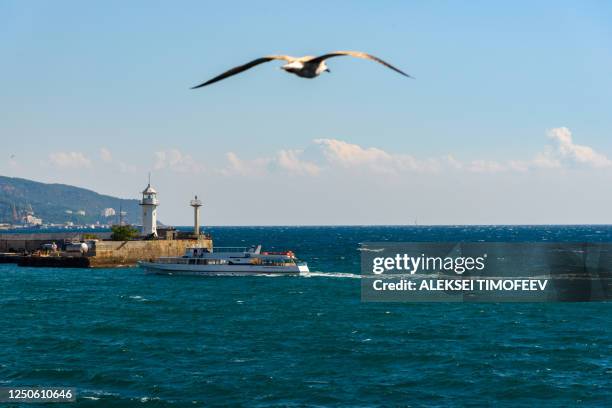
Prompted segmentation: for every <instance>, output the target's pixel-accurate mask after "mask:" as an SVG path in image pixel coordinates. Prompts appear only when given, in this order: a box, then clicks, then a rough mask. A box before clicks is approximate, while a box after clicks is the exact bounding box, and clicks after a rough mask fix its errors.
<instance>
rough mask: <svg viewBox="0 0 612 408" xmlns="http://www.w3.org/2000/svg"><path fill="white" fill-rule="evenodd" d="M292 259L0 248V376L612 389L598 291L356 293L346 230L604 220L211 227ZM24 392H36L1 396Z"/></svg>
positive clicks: (410, 400)
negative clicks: (69, 258)
mask: <svg viewBox="0 0 612 408" xmlns="http://www.w3.org/2000/svg"><path fill="white" fill-rule="evenodd" d="M206 230H207V232H209V233H211V234H212V235H213V238H214V240H215V245H218V246H248V245H252V244H259V243H261V244H263V245H264V248H265V249H269V250H275V249H277V250H279V249H292V250H294V251H295V252H296V253H297V255H298V256H299V257H300V258H301V259H303V260H305V261H307V262H308V264H309V267H310V270H311V273H310V274H309V275H307V276H301V277H266V276H253V277H177V276H155V275H145V274H144V273H143V271H142V270H140V269H139V268H120V269H53V268H21V267H17V266H15V265H11V264H3V265H0V387H34V386H39V387H71V388H74V389H76V394H77V398H76V401H75V402H71V403H65V404H62V403H58V404H50V406H53V407H60V406H66V407H214V406H219V407H224V406H228V407H241V406H243V407H397V406H401V407H420V406H423V407H465V406H467V407H479V406H496V407H522V406H524V407H533V406H535V407H539V406H547V407H569V406H581V407H604V406H608V407H609V406H612V313H611V312H612V304H610V303H607V302H591V303H589V302H585V303H363V302H361V300H360V274H359V271H360V264H359V263H360V256H359V251H358V247H359V243H360V242H368V241H369V242H380V241H392V242H396V241H397V242H402V241H494V242H500V241H505V242H510V241H512V242H540V241H550V242H565V241H568V242H575V241H578V242H612V226H599V225H596V226H588V225H585V226H435V227H433V226H432V227H430V226H374V227H373V226H342V227H332V226H319V227H210V228H207V229H206ZM4 406H28V407H32V406H36V404H22V405H19V404H2V403H0V407H4Z"/></svg>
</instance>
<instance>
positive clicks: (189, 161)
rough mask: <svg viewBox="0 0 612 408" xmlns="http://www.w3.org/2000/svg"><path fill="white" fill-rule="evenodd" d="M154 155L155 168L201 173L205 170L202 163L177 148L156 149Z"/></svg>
mask: <svg viewBox="0 0 612 408" xmlns="http://www.w3.org/2000/svg"><path fill="white" fill-rule="evenodd" d="M154 156H155V163H154V168H155V170H164V169H168V170H171V171H174V172H177V173H202V172H204V171H205V170H206V168H205V166H204V165H203V164H202V163H200V162H198V161H197V160H195V159H194V158H193V157H192V156H191V155H189V154H186V153H183V152H181V151H180V150H178V149H169V150H162V151H158V152H155V154H154Z"/></svg>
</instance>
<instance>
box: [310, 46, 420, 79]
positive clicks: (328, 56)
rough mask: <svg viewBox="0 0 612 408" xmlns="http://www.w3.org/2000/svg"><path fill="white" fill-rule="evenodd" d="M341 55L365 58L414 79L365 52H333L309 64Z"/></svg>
mask: <svg viewBox="0 0 612 408" xmlns="http://www.w3.org/2000/svg"><path fill="white" fill-rule="evenodd" d="M343 55H349V56H351V57H357V58H365V59H369V60H371V61H376V62H378V63H379V64H383V65H384V66H385V67H387V68H391V69H392V70H394V71H395V72H398V73H400V74H402V75H404V76H407V77H408V78H414V77H412V76H410V75H408V74H406V73H405V72H402V71H400V70H399V69H397V68H395V67H394V66H393V65H391V64H389V63H388V62H385V61H383V60H381V59H380V58H378V57H375V56H373V55H370V54H367V53H365V52H359V51H334V52H330V53H329V54H324V55H321V56H320V57H316V58H313V59H311V60H310V61H309V62H314V63H317V62H320V61H323V60H326V59H328V58H332V57H340V56H343Z"/></svg>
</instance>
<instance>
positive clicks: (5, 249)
mask: <svg viewBox="0 0 612 408" xmlns="http://www.w3.org/2000/svg"><path fill="white" fill-rule="evenodd" d="M96 235H98V236H100V235H101V234H96ZM83 240H84V239H83V236H82V234H79V233H52V234H45V233H42V234H2V235H0V253H6V254H3V255H2V256H1V258H2V260H3V262H11V263H17V264H18V265H20V266H41V267H80V268H83V267H97V268H112V267H121V266H134V265H136V263H137V261H139V260H143V259H144V260H151V259H157V258H159V257H162V256H182V255H183V254H184V253H185V249H186V248H188V247H193V246H197V247H203V248H212V245H213V243H212V239H211V238H210V237H209V236H205V235H201V236H200V237H198V238H195V237H194V238H191V239H159V240H134V241H111V240H96V241H88V240H85V241H87V243H88V245H89V250H88V251H87V252H86V253H84V254H81V253H67V252H59V253H57V254H51V255H47V254H45V255H23V254H22V255H16V254H15V253H19V252H21V253H23V252H34V251H37V250H39V249H40V248H41V247H42V246H43V245H44V244H50V243H53V242H56V243H58V244H59V243H60V242H63V241H73V242H78V241H83Z"/></svg>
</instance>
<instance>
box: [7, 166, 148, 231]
mask: <svg viewBox="0 0 612 408" xmlns="http://www.w3.org/2000/svg"><path fill="white" fill-rule="evenodd" d="M120 205H121V207H122V210H123V211H125V212H127V215H126V216H125V218H124V219H125V221H126V222H130V223H140V208H139V206H138V200H125V199H120V198H116V197H111V196H107V195H102V194H98V193H96V192H94V191H91V190H87V189H84V188H79V187H74V186H69V185H65V184H45V183H39V182H36V181H32V180H26V179H21V178H12V177H3V176H0V223H15V224H17V223H20V220H21V218H22V217H23V216H25V215H26V214H27V213H28V212H33V213H34V216H36V217H39V218H42V220H43V222H44V223H64V222H67V221H72V222H74V223H75V224H77V223H78V224H93V223H95V222H96V221H99V222H100V223H104V224H107V223H115V222H116V221H117V216H118V214H119V206H120ZM105 208H113V209H115V211H116V213H117V216H111V217H104V216H103V215H102V211H103V210H104V209H105ZM78 211H84V212H85V215H78V214H77V212H78ZM70 212H71V213H70Z"/></svg>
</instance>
